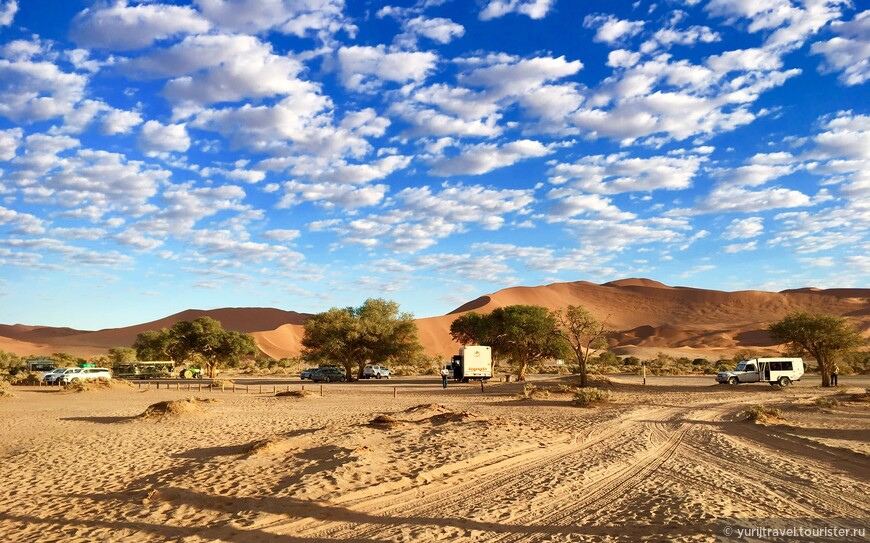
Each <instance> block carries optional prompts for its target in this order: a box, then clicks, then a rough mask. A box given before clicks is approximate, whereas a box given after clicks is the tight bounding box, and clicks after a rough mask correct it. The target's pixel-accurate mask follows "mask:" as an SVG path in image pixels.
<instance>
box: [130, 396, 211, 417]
mask: <svg viewBox="0 0 870 543" xmlns="http://www.w3.org/2000/svg"><path fill="white" fill-rule="evenodd" d="M214 402H217V400H214V399H211V398H187V399H185V400H168V401H165V402H157V403H155V404H151V405H149V406H148V409H146V410H145V412H144V413H142V414H141V415H139V418H142V419H163V418H181V417H185V416H190V415H196V414H199V413H201V412H202V411H203V409H202V404H204V403H214Z"/></svg>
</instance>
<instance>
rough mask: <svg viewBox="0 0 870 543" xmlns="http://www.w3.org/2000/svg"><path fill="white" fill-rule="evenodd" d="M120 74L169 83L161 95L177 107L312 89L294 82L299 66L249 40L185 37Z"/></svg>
mask: <svg viewBox="0 0 870 543" xmlns="http://www.w3.org/2000/svg"><path fill="white" fill-rule="evenodd" d="M125 69H126V70H127V71H128V72H130V73H131V74H132V75H137V76H140V77H143V78H163V77H170V78H172V79H171V80H170V81H169V82H167V84H166V87H165V89H164V94H165V95H166V97H167V98H169V99H170V100H171V101H173V102H175V103H176V104H177V105H181V106H184V105H186V104H191V105H198V106H201V105H207V104H213V103H217V102H235V101H239V100H242V99H244V98H264V97H270V96H276V95H287V94H301V93H303V92H314V91H315V90H316V88H317V87H316V86H315V85H313V84H312V83H310V82H308V81H303V80H300V79H298V75H299V74H300V72H301V71H302V70H303V66H302V63H301V62H299V61H298V60H296V59H293V58H290V57H287V56H282V55H276V54H274V53H273V52H272V46H271V45H270V44H266V43H263V42H261V41H260V40H259V39H257V38H256V37H254V36H242V35H233V36H230V35H207V36H190V37H187V38H185V39H184V40H183V41H181V42H180V43H178V44H176V45H173V46H172V47H169V48H168V49H163V50H158V51H157V52H154V53H152V54H150V55H145V56H141V57H138V58H136V59H133V60H131V61H129V62H128V63H127V64H126V65H125ZM182 109H183V108H182Z"/></svg>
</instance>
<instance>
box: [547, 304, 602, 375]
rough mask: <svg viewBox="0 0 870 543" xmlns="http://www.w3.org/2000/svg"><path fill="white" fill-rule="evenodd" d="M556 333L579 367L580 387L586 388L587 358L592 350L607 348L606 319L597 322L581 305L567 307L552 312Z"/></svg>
mask: <svg viewBox="0 0 870 543" xmlns="http://www.w3.org/2000/svg"><path fill="white" fill-rule="evenodd" d="M553 318H554V319H555V320H556V322H557V323H558V326H557V327H556V331H557V333H558V334H559V336H561V337H562V339H564V340H565V342H566V343H567V344H568V346H569V347H570V348H571V351H572V352H573V353H574V356H575V357H576V358H577V363H578V365H579V366H580V386H581V387H585V386H587V371H588V364H589V358H590V356H591V354H592V352H593V351H594V350H598V349H604V348H607V338H606V337H605V334H606V333H607V319H605V320H604V321H601V322H599V321H598V319H596V318H595V317H594V316H593V315H592V313H590V312H589V310H588V309H586V308H585V307H583V306H582V305H569V306H568V307H566V308H565V309H560V310H558V311H555V312H553Z"/></svg>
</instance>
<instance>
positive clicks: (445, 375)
mask: <svg viewBox="0 0 870 543" xmlns="http://www.w3.org/2000/svg"><path fill="white" fill-rule="evenodd" d="M448 377H450V370H449V369H447V366H444V367H443V368H441V386H442V387H444V388H447V378H448Z"/></svg>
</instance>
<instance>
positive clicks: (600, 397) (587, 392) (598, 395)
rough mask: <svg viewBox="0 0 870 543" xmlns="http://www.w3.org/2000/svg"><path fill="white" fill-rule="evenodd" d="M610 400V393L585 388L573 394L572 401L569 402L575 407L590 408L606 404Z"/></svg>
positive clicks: (598, 389)
mask: <svg viewBox="0 0 870 543" xmlns="http://www.w3.org/2000/svg"><path fill="white" fill-rule="evenodd" d="M610 400H611V395H610V391H607V390H601V389H600V388H595V387H587V388H581V389H578V390H577V392H576V393H575V394H574V400H573V401H572V402H571V403H572V404H573V405H575V406H576V407H591V406H593V405H597V404H600V403H606V402H609V401H610Z"/></svg>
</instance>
